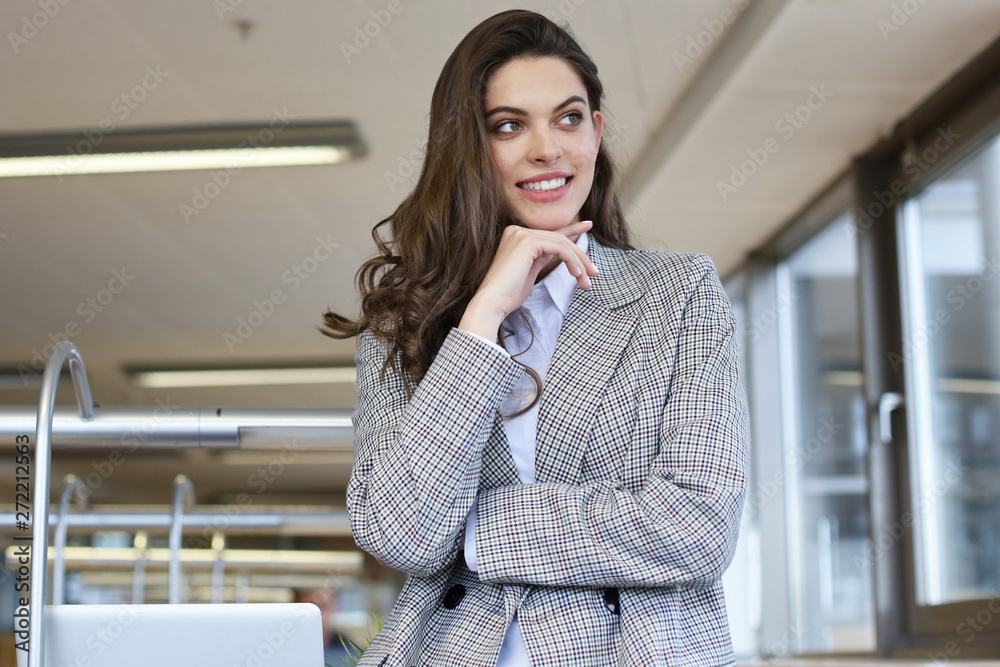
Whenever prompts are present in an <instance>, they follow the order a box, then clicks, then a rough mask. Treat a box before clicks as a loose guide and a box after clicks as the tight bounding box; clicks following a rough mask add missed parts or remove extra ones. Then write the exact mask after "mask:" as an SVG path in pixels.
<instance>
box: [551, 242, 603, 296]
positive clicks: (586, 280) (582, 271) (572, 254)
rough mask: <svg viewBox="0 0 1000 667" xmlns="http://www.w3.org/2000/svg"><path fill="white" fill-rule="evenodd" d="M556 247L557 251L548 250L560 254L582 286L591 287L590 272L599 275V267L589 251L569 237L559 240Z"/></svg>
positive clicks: (584, 287) (560, 257)
mask: <svg viewBox="0 0 1000 667" xmlns="http://www.w3.org/2000/svg"><path fill="white" fill-rule="evenodd" d="M555 247H556V249H555V252H550V251H547V252H549V254H556V255H558V256H559V259H561V260H562V261H563V263H564V264H566V268H567V269H568V270H569V273H570V275H571V276H573V277H574V278H576V281H577V283H579V284H580V287H581V288H583V289H590V275H588V274H591V275H597V267H596V266H594V265H593V262H591V261H590V257H588V256H587V253H585V252H584V251H583V250H581V249H580V247H579V246H578V245H576V244H575V243H573V242H572V241H570V240H569V238H567V237H563V239H562V240H561V241H557V242H556V243H555ZM591 272H592V273H591Z"/></svg>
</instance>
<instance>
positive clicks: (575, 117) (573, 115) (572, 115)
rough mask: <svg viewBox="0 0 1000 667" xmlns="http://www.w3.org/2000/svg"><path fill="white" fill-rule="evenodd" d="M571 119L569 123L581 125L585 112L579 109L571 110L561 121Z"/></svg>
mask: <svg viewBox="0 0 1000 667" xmlns="http://www.w3.org/2000/svg"><path fill="white" fill-rule="evenodd" d="M565 121H569V122H568V123H566V124H568V125H579V124H580V123H582V122H583V114H582V113H580V112H579V111H570V112H569V113H568V114H566V115H565V116H563V117H562V119H560V122H565Z"/></svg>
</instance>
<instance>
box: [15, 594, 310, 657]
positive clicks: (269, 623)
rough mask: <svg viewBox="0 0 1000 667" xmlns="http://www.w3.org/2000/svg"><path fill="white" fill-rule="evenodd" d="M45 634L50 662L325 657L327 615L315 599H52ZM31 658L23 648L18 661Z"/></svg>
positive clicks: (18, 654) (19, 652)
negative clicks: (193, 601) (324, 619)
mask: <svg viewBox="0 0 1000 667" xmlns="http://www.w3.org/2000/svg"><path fill="white" fill-rule="evenodd" d="M43 636H44V639H45V655H44V656H43V659H44V665H43V667H66V666H68V665H72V666H74V667H75V666H76V665H88V666H91V667H98V666H99V667H178V666H180V667H323V664H324V663H323V625H322V619H321V617H320V612H319V607H317V606H316V605H314V604H310V603H287V604H286V603H259V604H138V605H131V604H108V605H103V604H102V605H48V606H46V607H45V618H44V624H43ZM31 641H32V642H33V643H34V642H35V638H34V637H32V638H31ZM27 664H28V655H27V653H26V652H24V651H17V665H18V667H26V666H27Z"/></svg>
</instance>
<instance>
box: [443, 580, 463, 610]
mask: <svg viewBox="0 0 1000 667" xmlns="http://www.w3.org/2000/svg"><path fill="white" fill-rule="evenodd" d="M464 597H465V586H463V585H462V584H455V585H454V586H452V587H451V588H449V589H448V592H447V593H445V594H444V599H443V600H441V604H443V605H444V608H445V609H454V608H455V607H457V606H458V603H459V602H461V601H462V598H464Z"/></svg>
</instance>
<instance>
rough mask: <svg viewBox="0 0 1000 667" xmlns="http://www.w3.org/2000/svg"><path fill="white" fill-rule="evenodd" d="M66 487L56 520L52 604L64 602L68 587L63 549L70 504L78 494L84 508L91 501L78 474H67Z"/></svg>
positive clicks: (86, 507) (60, 500)
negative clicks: (65, 590) (65, 591)
mask: <svg viewBox="0 0 1000 667" xmlns="http://www.w3.org/2000/svg"><path fill="white" fill-rule="evenodd" d="M65 482H66V487H65V488H63V492H62V497H61V498H60V499H59V520H58V521H57V522H56V534H55V539H53V543H54V546H55V548H56V558H55V563H53V565H52V604H63V600H64V599H65V594H64V593H63V589H64V588H65V587H66V559H65V558H63V550H64V549H65V548H66V530H67V528H69V526H68V525H67V521H66V518H67V517H68V516H69V505H70V502H72V500H73V496H74V495H76V496H77V497H78V498H79V499H80V504H81V505H83V508H84V509H89V506H90V503H89V502H88V500H87V486H86V484H84V483H83V481H82V480H80V479H78V478H77V477H76V475H66V477H65Z"/></svg>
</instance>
